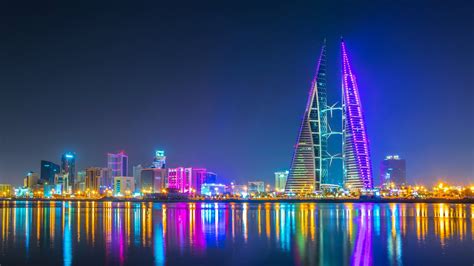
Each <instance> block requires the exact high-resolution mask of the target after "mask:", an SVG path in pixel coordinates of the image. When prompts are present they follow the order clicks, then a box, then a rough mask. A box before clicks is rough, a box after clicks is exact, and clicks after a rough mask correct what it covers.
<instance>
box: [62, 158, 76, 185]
mask: <svg viewBox="0 0 474 266" xmlns="http://www.w3.org/2000/svg"><path fill="white" fill-rule="evenodd" d="M61 174H63V175H65V174H67V176H68V183H67V186H71V189H73V188H74V184H75V182H76V154H75V153H73V152H66V153H64V154H63V155H62V156H61ZM63 190H69V187H64V188H63Z"/></svg>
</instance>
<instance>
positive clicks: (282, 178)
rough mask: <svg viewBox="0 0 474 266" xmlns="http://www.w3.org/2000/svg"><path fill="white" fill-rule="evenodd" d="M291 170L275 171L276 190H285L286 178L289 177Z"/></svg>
mask: <svg viewBox="0 0 474 266" xmlns="http://www.w3.org/2000/svg"><path fill="white" fill-rule="evenodd" d="M289 173H290V172H289V171H282V172H275V191H276V192H283V191H285V186H286V180H287V179H288V174H289Z"/></svg>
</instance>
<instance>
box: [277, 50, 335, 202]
mask: <svg viewBox="0 0 474 266" xmlns="http://www.w3.org/2000/svg"><path fill="white" fill-rule="evenodd" d="M326 105H327V97H326V45H325V44H324V45H323V47H322V50H321V54H320V57H319V60H318V63H317V66H316V74H315V78H314V80H313V82H312V84H311V88H310V91H309V96H308V100H307V103H306V108H305V112H304V115H303V119H302V120H301V126H300V130H299V134H298V138H297V142H296V145H295V151H294V153H293V158H292V161H291V168H290V171H289V174H288V179H287V182H286V186H285V192H287V193H297V194H298V193H311V192H313V191H315V190H319V186H320V184H321V178H322V172H323V161H325V160H323V155H325V154H326V146H327V144H326V143H327V139H326V136H325V133H326V132H327V119H326V113H325V112H322V111H323V110H324V109H325V108H326ZM324 163H325V162H324Z"/></svg>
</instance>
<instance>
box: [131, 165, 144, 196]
mask: <svg viewBox="0 0 474 266" xmlns="http://www.w3.org/2000/svg"><path fill="white" fill-rule="evenodd" d="M143 169H144V167H143V166H142V165H141V164H139V165H135V166H133V170H132V174H133V178H135V188H136V189H137V190H138V191H141V190H142V188H141V184H140V183H141V180H142V170H143Z"/></svg>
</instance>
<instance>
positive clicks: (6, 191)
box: [0, 184, 13, 198]
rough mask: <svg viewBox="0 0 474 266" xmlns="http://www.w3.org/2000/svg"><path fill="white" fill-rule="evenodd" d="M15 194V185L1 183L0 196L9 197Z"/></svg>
mask: <svg viewBox="0 0 474 266" xmlns="http://www.w3.org/2000/svg"><path fill="white" fill-rule="evenodd" d="M11 196H13V187H12V185H10V184H0V197H3V198H8V197H11Z"/></svg>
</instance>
